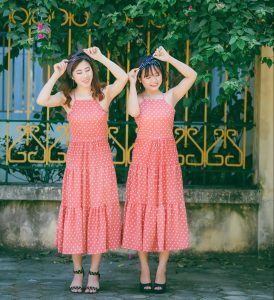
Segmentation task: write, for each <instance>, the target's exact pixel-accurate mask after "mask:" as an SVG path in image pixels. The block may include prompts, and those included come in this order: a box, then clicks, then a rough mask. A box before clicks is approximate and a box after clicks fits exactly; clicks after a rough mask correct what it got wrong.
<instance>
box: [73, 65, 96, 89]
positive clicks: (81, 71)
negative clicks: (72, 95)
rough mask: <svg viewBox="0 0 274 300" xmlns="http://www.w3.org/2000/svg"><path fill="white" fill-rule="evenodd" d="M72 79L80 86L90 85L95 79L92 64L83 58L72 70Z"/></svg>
mask: <svg viewBox="0 0 274 300" xmlns="http://www.w3.org/2000/svg"><path fill="white" fill-rule="evenodd" d="M72 79H73V80H74V81H75V82H76V84H77V85H78V86H82V87H90V86H91V82H92V79H93V72H92V69H91V66H90V64H89V63H88V62H87V61H85V60H83V61H81V62H80V63H79V64H78V65H77V66H76V68H75V69H74V70H73V72H72Z"/></svg>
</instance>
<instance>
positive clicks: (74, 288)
mask: <svg viewBox="0 0 274 300" xmlns="http://www.w3.org/2000/svg"><path fill="white" fill-rule="evenodd" d="M73 274H83V277H84V269H83V268H82V269H81V270H76V271H75V270H73ZM69 290H70V291H71V292H72V293H74V294H80V293H82V292H83V287H82V286H70V287H69ZM77 290H81V292H77Z"/></svg>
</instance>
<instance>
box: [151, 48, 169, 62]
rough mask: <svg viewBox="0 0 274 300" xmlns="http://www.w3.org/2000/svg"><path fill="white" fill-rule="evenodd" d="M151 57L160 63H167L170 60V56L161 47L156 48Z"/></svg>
mask: <svg viewBox="0 0 274 300" xmlns="http://www.w3.org/2000/svg"><path fill="white" fill-rule="evenodd" d="M153 56H154V57H155V58H157V59H159V60H161V61H168V60H169V58H170V55H169V54H168V53H167V51H166V50H165V48H164V47H163V46H160V47H158V48H157V49H156V50H155V52H154V53H153Z"/></svg>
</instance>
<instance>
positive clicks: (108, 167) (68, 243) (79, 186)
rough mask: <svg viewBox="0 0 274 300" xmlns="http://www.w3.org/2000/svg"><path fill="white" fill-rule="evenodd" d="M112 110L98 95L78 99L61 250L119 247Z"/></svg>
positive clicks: (72, 117)
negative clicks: (110, 128)
mask: <svg viewBox="0 0 274 300" xmlns="http://www.w3.org/2000/svg"><path fill="white" fill-rule="evenodd" d="M107 120H108V113H107V112H105V111H104V110H103V108H102V107H101V105H100V104H99V102H98V101H97V100H75V101H74V103H73V104H72V108H71V111H70V112H69V113H68V121H69V125H70V131H71V139H70V143H69V147H68V151H67V159H66V169H65V173H64V178H63V187H62V202H61V207H60V211H59V218H58V226H57V236H56V244H57V249H58V251H59V252H61V253H63V254H96V253H103V252H106V251H107V250H109V249H115V248H119V247H120V245H121V244H120V242H121V220H120V206H119V200H118V189H117V180H116V174H115V170H114V166H113V161H112V154H111V151H110V147H109V144H108V128H107Z"/></svg>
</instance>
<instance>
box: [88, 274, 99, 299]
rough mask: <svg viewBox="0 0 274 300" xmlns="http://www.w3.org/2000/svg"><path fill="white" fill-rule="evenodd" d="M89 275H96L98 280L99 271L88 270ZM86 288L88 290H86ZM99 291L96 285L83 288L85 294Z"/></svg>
mask: <svg viewBox="0 0 274 300" xmlns="http://www.w3.org/2000/svg"><path fill="white" fill-rule="evenodd" d="M88 274H89V275H93V276H98V277H99V280H100V276H101V275H100V273H99V272H91V271H89V272H88ZM86 290H88V292H87V291H86ZM99 291H100V288H98V287H96V286H92V285H88V286H87V287H86V289H85V293H86V294H96V293H98V292H99Z"/></svg>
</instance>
